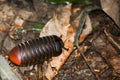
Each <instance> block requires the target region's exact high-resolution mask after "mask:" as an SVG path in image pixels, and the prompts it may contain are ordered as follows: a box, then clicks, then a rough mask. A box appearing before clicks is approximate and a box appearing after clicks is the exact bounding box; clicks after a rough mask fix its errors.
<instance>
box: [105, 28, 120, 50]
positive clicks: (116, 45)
mask: <svg viewBox="0 0 120 80" xmlns="http://www.w3.org/2000/svg"><path fill="white" fill-rule="evenodd" d="M104 33H105V35H106V36H107V39H108V41H110V42H111V43H112V44H113V45H114V46H115V47H116V48H117V49H118V50H120V45H119V44H118V43H117V42H116V41H115V40H114V39H113V38H112V37H111V35H110V34H109V33H108V32H107V30H106V29H104Z"/></svg>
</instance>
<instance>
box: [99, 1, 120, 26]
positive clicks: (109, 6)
mask: <svg viewBox="0 0 120 80" xmlns="http://www.w3.org/2000/svg"><path fill="white" fill-rule="evenodd" d="M101 5H102V8H103V10H104V11H105V12H106V13H107V14H108V15H109V16H110V17H111V18H112V19H113V20H114V21H115V22H116V24H117V25H118V26H119V27H120V0H101Z"/></svg>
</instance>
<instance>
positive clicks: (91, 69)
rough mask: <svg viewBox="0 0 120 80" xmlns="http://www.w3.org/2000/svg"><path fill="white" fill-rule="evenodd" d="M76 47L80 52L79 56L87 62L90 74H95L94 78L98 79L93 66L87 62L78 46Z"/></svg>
mask: <svg viewBox="0 0 120 80" xmlns="http://www.w3.org/2000/svg"><path fill="white" fill-rule="evenodd" d="M77 48H78V51H79V52H80V54H81V57H82V58H83V59H84V61H85V63H86V64H87V66H88V68H89V69H90V71H91V72H92V74H93V75H94V76H95V79H96V80H100V79H99V77H98V75H97V74H96V73H95V72H94V70H93V68H92V67H91V66H90V65H89V64H88V62H87V59H86V57H85V55H84V54H83V52H81V50H80V47H77Z"/></svg>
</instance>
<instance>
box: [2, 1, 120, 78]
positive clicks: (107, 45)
mask: <svg viewBox="0 0 120 80" xmlns="http://www.w3.org/2000/svg"><path fill="white" fill-rule="evenodd" d="M65 5H66V4H51V3H45V2H42V1H32V0H30V1H29V0H25V1H24V0H3V1H0V55H2V56H3V57H5V59H6V60H7V61H8V64H9V65H10V67H11V68H12V71H13V73H15V74H16V75H17V76H18V77H19V79H20V80H47V79H46V78H45V77H44V74H43V73H44V67H46V65H41V64H38V65H37V67H35V69H34V70H32V71H31V72H26V73H25V71H26V70H30V69H31V68H32V66H27V67H19V66H16V65H14V64H12V63H11V62H10V60H8V53H9V51H10V50H11V49H12V48H13V47H14V46H15V45H17V44H19V43H21V42H22V41H26V40H30V39H34V38H38V37H39V34H40V31H41V28H38V27H35V25H36V23H40V24H41V25H45V24H46V23H47V22H48V21H49V20H50V19H51V18H52V17H53V16H54V13H55V12H56V9H57V8H58V9H59V8H60V7H63V6H65ZM94 5H98V3H97V4H96V2H94ZM98 6H99V5H98ZM84 7H86V5H81V4H72V10H73V9H74V10H75V9H76V10H77V9H78V8H79V9H84ZM72 10H71V12H72ZM79 13H80V12H79V11H78V12H76V13H72V14H71V17H70V23H72V22H73V20H74V19H75V18H76V17H77V16H78V14H79ZM89 16H90V19H91V22H92V26H93V31H92V32H91V33H90V34H89V35H88V36H87V37H86V38H85V40H84V41H83V42H82V43H81V44H80V45H81V46H89V48H88V49H87V50H86V51H85V52H84V55H85V57H86V60H87V63H86V60H84V58H83V57H82V56H81V54H80V53H79V52H78V51H77V50H74V51H73V52H72V53H71V55H70V56H69V58H68V59H67V61H66V62H65V63H64V65H63V66H62V67H61V69H60V70H59V72H58V74H57V75H56V76H55V77H54V79H53V80H120V55H119V54H120V35H119V32H118V33H117V32H116V30H113V29H114V26H116V25H115V23H114V21H113V20H111V18H110V17H109V16H108V15H106V14H105V13H104V12H103V11H101V10H95V11H92V12H90V13H89ZM112 33H113V34H114V33H116V35H113V34H112ZM112 39H114V40H115V41H113V40H112ZM115 43H116V44H118V46H116V45H115ZM48 62H49V61H48ZM88 65H89V66H90V67H89V66H88ZM41 68H42V69H41ZM91 69H92V70H91ZM92 71H93V72H92ZM0 76H1V75H0ZM1 78H2V77H1ZM8 80H9V79H8Z"/></svg>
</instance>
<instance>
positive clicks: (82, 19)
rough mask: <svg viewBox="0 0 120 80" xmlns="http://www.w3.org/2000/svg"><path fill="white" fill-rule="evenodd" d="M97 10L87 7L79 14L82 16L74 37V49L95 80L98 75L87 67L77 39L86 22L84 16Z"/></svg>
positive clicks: (97, 78)
mask: <svg viewBox="0 0 120 80" xmlns="http://www.w3.org/2000/svg"><path fill="white" fill-rule="evenodd" d="M97 9H100V8H99V7H87V8H85V9H84V10H83V11H82V12H81V14H82V16H81V18H80V23H79V27H78V29H77V33H76V35H75V39H74V46H76V48H77V49H78V51H79V52H80V54H81V57H83V59H84V60H85V63H86V64H87V66H88V68H89V69H90V71H91V72H92V74H93V75H94V76H95V78H96V80H99V77H98V75H97V74H96V73H95V72H94V71H93V69H92V68H91V67H90V65H89V64H88V62H87V59H86V57H85V55H84V54H83V52H81V50H80V46H79V42H78V40H79V37H80V35H81V33H82V30H83V28H84V24H85V21H86V16H87V15H88V14H89V13H90V12H91V11H93V10H97Z"/></svg>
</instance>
